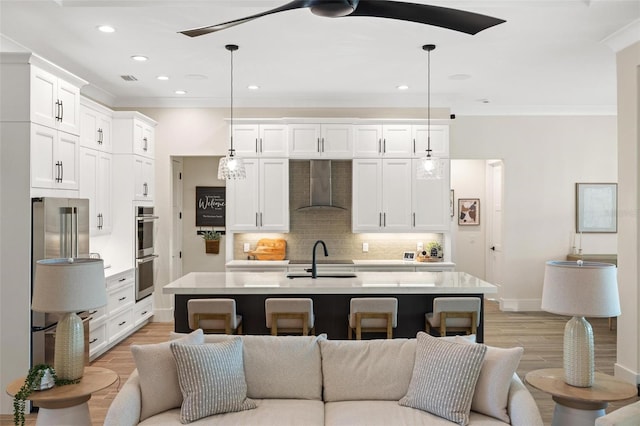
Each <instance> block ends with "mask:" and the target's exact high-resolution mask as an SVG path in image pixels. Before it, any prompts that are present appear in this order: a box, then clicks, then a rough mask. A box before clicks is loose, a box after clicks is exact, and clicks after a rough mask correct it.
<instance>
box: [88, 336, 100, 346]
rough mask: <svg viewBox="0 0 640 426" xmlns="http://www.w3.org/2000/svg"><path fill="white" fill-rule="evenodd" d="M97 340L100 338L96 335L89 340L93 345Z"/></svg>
mask: <svg viewBox="0 0 640 426" xmlns="http://www.w3.org/2000/svg"><path fill="white" fill-rule="evenodd" d="M97 341H98V338H97V337H94V338H93V339H91V340H89V344H90V345H91V344H93V343H95V342H97Z"/></svg>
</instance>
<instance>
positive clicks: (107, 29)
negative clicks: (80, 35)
mask: <svg viewBox="0 0 640 426" xmlns="http://www.w3.org/2000/svg"><path fill="white" fill-rule="evenodd" d="M98 31H100V32H103V33H115V32H116V29H115V28H113V27H112V26H111V25H100V26H99V27H98Z"/></svg>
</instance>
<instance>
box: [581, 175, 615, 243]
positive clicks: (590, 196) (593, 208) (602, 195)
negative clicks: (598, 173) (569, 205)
mask: <svg viewBox="0 0 640 426" xmlns="http://www.w3.org/2000/svg"><path fill="white" fill-rule="evenodd" d="M576 232H602V233H604V232H612V233H615V232H618V184H616V183H576Z"/></svg>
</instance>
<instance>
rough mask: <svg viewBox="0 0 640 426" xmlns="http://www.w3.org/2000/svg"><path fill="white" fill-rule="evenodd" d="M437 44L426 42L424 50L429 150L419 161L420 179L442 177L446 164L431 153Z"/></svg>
mask: <svg viewBox="0 0 640 426" xmlns="http://www.w3.org/2000/svg"><path fill="white" fill-rule="evenodd" d="M435 48H436V45H435V44H425V45H424V46H422V49H423V50H426V51H427V58H428V61H427V150H426V155H425V156H424V157H422V158H421V159H420V161H418V167H417V169H416V177H417V178H418V179H422V180H427V179H442V175H443V174H444V173H443V171H444V165H443V162H442V160H441V159H439V158H436V157H434V156H432V155H431V51H432V50H434V49H435Z"/></svg>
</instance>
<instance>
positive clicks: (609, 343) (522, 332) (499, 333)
mask: <svg viewBox="0 0 640 426" xmlns="http://www.w3.org/2000/svg"><path fill="white" fill-rule="evenodd" d="M485 306H486V315H485V343H487V344H488V345H491V346H499V347H512V346H522V347H524V348H525V352H524V356H523V358H522V360H521V361H520V366H519V368H518V375H520V377H524V376H525V374H526V373H527V372H529V371H532V370H537V369H540V368H551V367H562V340H563V333H564V326H565V324H566V322H567V319H568V318H567V317H561V316H558V315H553V314H548V313H545V312H501V311H500V310H499V309H498V307H497V304H496V303H494V302H486V304H485ZM589 322H590V323H591V325H592V326H593V331H594V336H595V348H596V349H595V350H596V370H597V371H600V372H602V373H606V374H613V365H614V363H615V360H616V331H615V328H614V330H613V331H610V330H609V327H608V321H607V319H601V318H594V319H590V320H589ZM614 324H615V322H614ZM172 329H173V325H172V324H169V323H150V324H149V325H147V326H145V327H144V328H142V329H140V330H139V331H138V332H136V333H135V334H133V335H132V336H130V337H129V338H127V339H126V340H124V341H123V342H122V343H120V344H119V345H117V346H116V347H114V348H113V349H112V350H110V351H109V352H108V353H106V354H105V355H103V356H102V357H101V358H99V359H97V360H95V361H94V362H93V363H92V365H94V366H98V367H105V368H109V369H111V370H114V371H115V372H117V373H118V375H119V376H120V382H119V384H118V383H117V384H114V385H112V386H111V387H109V388H108V389H106V390H103V391H100V392H97V393H95V394H94V395H93V398H92V399H91V400H90V401H89V406H90V409H91V417H92V421H93V424H94V425H101V424H102V423H103V420H104V417H105V415H106V412H107V409H108V408H109V404H110V403H111V401H112V400H113V398H114V397H115V395H116V393H117V392H118V389H119V386H121V385H122V384H123V383H124V382H125V381H126V379H127V377H128V376H129V374H130V373H131V372H132V371H133V369H134V368H135V366H134V362H133V358H132V356H131V352H130V351H129V346H130V345H131V344H132V343H136V344H145V343H157V342H162V341H165V340H167V337H168V334H169V332H170V331H171V330H172ZM527 387H528V388H529V390H530V391H531V393H532V394H533V396H534V398H535V400H536V403H537V404H538V407H539V408H540V412H541V413H542V418H543V420H544V422H545V425H550V424H551V416H552V413H553V406H554V403H553V401H552V400H551V397H550V396H549V395H547V394H545V393H543V392H540V391H537V390H535V389H533V388H531V387H530V386H528V385H527ZM635 400H638V398H635V399H631V400H628V401H624V402H622V403H615V404H611V405H610V407H609V408H608V409H607V411H611V410H613V409H616V408H619V407H621V406H623V405H626V404H629V403H631V402H633V401H635ZM27 417H28V420H27V425H28V426H31V425H34V424H35V415H33V414H30V415H28V416H27ZM0 424H2V425H10V424H12V417H11V416H8V415H4V416H1V417H0Z"/></svg>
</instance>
